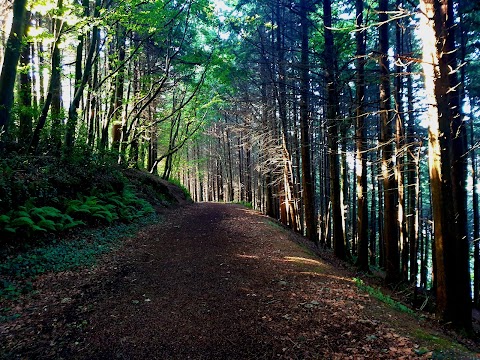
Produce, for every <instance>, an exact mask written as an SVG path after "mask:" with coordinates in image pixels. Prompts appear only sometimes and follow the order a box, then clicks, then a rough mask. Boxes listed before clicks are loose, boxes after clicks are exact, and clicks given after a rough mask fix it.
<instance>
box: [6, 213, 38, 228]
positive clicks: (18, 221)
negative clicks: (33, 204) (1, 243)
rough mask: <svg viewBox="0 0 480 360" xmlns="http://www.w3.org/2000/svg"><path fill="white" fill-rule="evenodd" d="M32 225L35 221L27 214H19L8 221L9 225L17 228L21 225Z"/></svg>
mask: <svg viewBox="0 0 480 360" xmlns="http://www.w3.org/2000/svg"><path fill="white" fill-rule="evenodd" d="M27 215H28V214H27ZM33 225H35V223H34V221H33V220H32V218H31V217H29V216H20V217H17V218H15V219H13V220H12V221H11V222H10V226H11V227H16V228H19V227H21V226H27V227H32V226H33Z"/></svg>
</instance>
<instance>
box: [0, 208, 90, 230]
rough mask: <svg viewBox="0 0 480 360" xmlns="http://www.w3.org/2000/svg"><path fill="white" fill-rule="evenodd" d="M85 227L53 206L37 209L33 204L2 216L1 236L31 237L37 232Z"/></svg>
mask: <svg viewBox="0 0 480 360" xmlns="http://www.w3.org/2000/svg"><path fill="white" fill-rule="evenodd" d="M79 225H84V223H83V222H82V221H79V220H74V219H73V218H72V217H71V216H69V215H68V214H63V213H62V212H61V211H60V210H59V209H57V208H55V207H53V206H43V207H35V206H33V205H32V204H31V202H29V203H27V204H26V205H25V206H20V207H19V208H18V210H11V211H9V212H8V213H7V214H3V215H0V234H2V233H4V234H8V233H10V234H15V235H18V236H19V237H22V236H23V237H27V238H28V237H31V236H32V235H33V234H34V233H37V232H58V231H64V230H67V229H70V228H73V227H75V226H79Z"/></svg>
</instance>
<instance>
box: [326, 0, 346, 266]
mask: <svg viewBox="0 0 480 360" xmlns="http://www.w3.org/2000/svg"><path fill="white" fill-rule="evenodd" d="M323 14H324V15H323V16H324V24H325V27H324V37H325V52H324V59H325V69H326V78H325V81H326V83H327V84H326V85H327V105H326V107H327V126H328V149H329V160H330V164H329V165H330V200H331V202H332V221H333V223H332V225H333V249H334V252H335V255H336V256H337V257H338V258H339V259H346V258H347V251H346V247H345V230H344V225H345V224H344V221H343V220H344V219H343V204H342V193H341V191H342V189H341V180H340V179H341V178H340V158H339V156H338V128H339V125H338V122H339V119H338V101H339V100H338V94H337V88H336V74H335V73H334V71H335V68H336V64H335V62H336V56H335V54H334V42H333V32H332V5H331V2H330V0H324V1H323Z"/></svg>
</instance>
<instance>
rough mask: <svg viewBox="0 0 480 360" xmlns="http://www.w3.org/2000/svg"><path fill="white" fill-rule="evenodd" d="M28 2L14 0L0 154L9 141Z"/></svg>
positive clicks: (0, 86) (0, 92) (1, 92)
mask: <svg viewBox="0 0 480 360" xmlns="http://www.w3.org/2000/svg"><path fill="white" fill-rule="evenodd" d="M26 4H27V0H14V1H13V21H12V26H11V29H10V34H9V36H8V40H7V44H6V47H5V55H4V57H3V65H2V70H1V73H0V154H1V153H3V152H4V151H5V146H6V144H7V143H8V135H9V133H8V130H9V129H8V128H9V125H10V117H11V110H12V105H13V89H14V87H15V77H16V75H17V64H18V60H19V58H20V52H21V48H22V37H23V34H24V32H25V30H24V28H25V16H26V13H27V10H26Z"/></svg>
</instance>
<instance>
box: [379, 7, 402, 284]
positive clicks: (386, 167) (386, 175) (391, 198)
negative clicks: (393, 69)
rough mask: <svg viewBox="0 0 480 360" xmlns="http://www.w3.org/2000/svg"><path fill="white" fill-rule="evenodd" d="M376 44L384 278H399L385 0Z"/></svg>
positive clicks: (380, 11)
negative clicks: (377, 50) (377, 43)
mask: <svg viewBox="0 0 480 360" xmlns="http://www.w3.org/2000/svg"><path fill="white" fill-rule="evenodd" d="M379 21H380V24H381V25H380V26H379V45H380V60H379V65H380V144H381V146H382V177H383V193H384V195H383V199H384V208H383V209H384V213H383V221H384V226H383V239H384V242H385V270H386V276H385V282H386V283H387V284H393V283H397V282H398V281H399V280H400V256H399V252H398V222H397V184H396V181H395V169H394V165H393V164H394V143H393V125H392V119H391V106H390V95H391V91H390V76H389V75H390V71H389V63H390V62H389V60H388V50H389V41H388V28H389V25H388V24H389V23H388V0H379Z"/></svg>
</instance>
